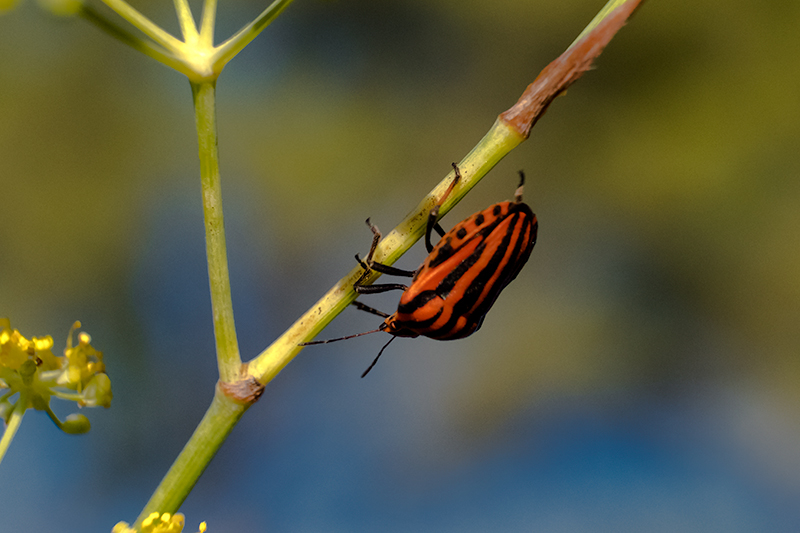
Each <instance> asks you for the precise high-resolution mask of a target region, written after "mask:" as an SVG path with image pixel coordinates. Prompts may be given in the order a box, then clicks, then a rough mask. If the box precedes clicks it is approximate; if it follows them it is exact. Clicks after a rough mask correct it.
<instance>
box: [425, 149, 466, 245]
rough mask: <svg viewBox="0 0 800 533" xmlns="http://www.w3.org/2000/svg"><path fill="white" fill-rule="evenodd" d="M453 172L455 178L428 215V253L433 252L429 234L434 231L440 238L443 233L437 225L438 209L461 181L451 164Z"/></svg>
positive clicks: (426, 242)
mask: <svg viewBox="0 0 800 533" xmlns="http://www.w3.org/2000/svg"><path fill="white" fill-rule="evenodd" d="M453 170H455V172H456V176H455V177H454V178H453V181H451V182H450V186H449V187H447V190H446V191H444V194H443V195H442V197H441V198H440V199H439V201H438V202H437V203H436V205H435V206H433V209H431V212H430V213H428V225H427V227H426V228H425V249H427V250H428V253H431V252H432V251H433V244H431V232H432V231H433V230H436V233H438V234H439V236H440V237H444V234H445V231H444V230H443V229H442V227H441V226H440V225H439V222H438V219H439V209H440V208H441V207H442V204H443V203H444V202H445V200H447V197H448V196H450V193H451V192H453V188H454V187H455V186H456V183H457V182H458V180H460V179H461V172H460V171H459V170H458V165H456V164H455V163H453Z"/></svg>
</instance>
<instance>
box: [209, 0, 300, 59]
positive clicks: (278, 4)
mask: <svg viewBox="0 0 800 533" xmlns="http://www.w3.org/2000/svg"><path fill="white" fill-rule="evenodd" d="M292 1H293V0H275V1H274V2H272V4H270V5H269V6H267V8H266V9H265V10H264V11H262V12H261V14H259V15H258V16H257V17H256V18H255V20H253V22H251V23H250V24H247V25H246V26H245V27H243V28H242V29H240V30H239V31H238V32H236V34H235V35H233V36H231V37H230V38H229V39H228V40H226V41H225V42H224V43H222V44H220V45H219V46H218V47H217V48H216V51H215V57H216V59H215V61H214V69H215V71H216V72H220V71H221V70H222V67H224V66H225V64H227V63H228V61H230V60H231V59H233V57H234V56H235V55H236V54H238V53H239V52H241V51H242V49H243V48H244V47H245V46H247V45H248V43H250V41H252V40H253V39H255V38H256V36H258V34H259V33H261V31H262V30H263V29H264V28H266V27H267V26H268V25H269V24H270V23H271V22H272V21H273V20H275V17H277V16H278V15H280V14H281V13H282V12H283V10H284V9H286V8H287V7H289V4H291V3H292Z"/></svg>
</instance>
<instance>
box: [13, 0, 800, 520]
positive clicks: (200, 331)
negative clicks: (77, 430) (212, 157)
mask: <svg viewBox="0 0 800 533" xmlns="http://www.w3.org/2000/svg"><path fill="white" fill-rule="evenodd" d="M134 5H135V6H136V7H137V8H139V9H141V10H142V11H143V12H145V13H146V14H147V15H148V16H150V17H151V18H153V19H154V20H156V21H157V22H159V23H161V24H163V25H164V26H165V27H166V28H167V29H169V30H171V31H173V32H175V33H177V25H176V23H175V21H174V14H173V13H172V8H171V5H170V3H169V2H155V1H141V2H135V3H134ZM192 5H193V6H196V5H199V4H198V3H197V2H193V4H192ZM264 5H265V3H262V2H256V1H253V0H250V1H240V2H237V3H236V5H235V6H228V5H226V4H224V3H223V4H222V6H221V8H220V14H219V16H218V21H219V22H218V30H217V39H218V40H221V39H222V38H224V37H226V36H227V35H229V34H230V33H231V32H233V31H235V30H236V29H238V28H239V27H240V26H241V25H243V24H244V23H246V22H247V21H248V20H249V19H250V18H252V17H253V16H255V15H256V14H257V13H258V12H259V11H260V10H261V9H263V6H264ZM602 5H603V1H602V0H562V1H555V0H541V1H538V2H526V1H522V0H513V1H512V0H498V1H495V2H479V1H476V0H460V1H455V0H431V1H425V2H423V1H420V0H406V1H393V0H383V1H381V2H373V1H369V0H356V1H345V0H338V1H322V0H299V1H297V2H295V3H294V4H293V5H292V6H291V7H290V8H289V9H288V10H287V11H286V12H285V13H284V14H283V15H282V16H281V17H279V19H278V20H277V21H276V22H275V23H274V24H273V25H272V26H271V27H269V28H268V29H267V30H266V31H265V32H264V33H263V34H262V35H261V36H260V37H259V38H258V39H257V40H256V41H254V42H253V43H252V45H251V46H249V47H248V48H247V49H246V50H245V51H244V52H243V53H242V54H241V55H240V56H239V57H238V58H237V59H235V60H234V61H233V62H232V63H231V64H230V65H229V66H228V67H227V68H226V70H225V72H224V73H223V75H222V77H221V79H220V81H219V83H218V97H219V103H218V113H219V134H220V152H221V161H222V173H223V195H224V198H225V210H226V223H227V229H228V239H229V242H228V246H229V259H230V261H231V270H232V275H233V281H232V283H233V291H234V294H233V296H234V305H235V311H236V318H237V325H238V328H239V341H240V344H241V349H242V353H243V356H244V358H245V359H249V358H251V357H253V356H254V355H256V354H257V353H258V352H259V351H260V350H261V349H263V348H264V347H266V346H267V345H268V344H269V343H270V342H271V341H272V340H273V339H274V338H275V337H276V336H277V335H279V334H280V333H281V332H282V331H283V330H284V329H285V328H286V327H288V326H289V325H290V324H291V323H292V322H293V321H294V320H295V318H296V317H298V316H299V315H300V314H301V313H302V312H303V311H305V310H306V309H307V308H308V307H309V306H310V305H311V304H313V302H314V301H316V298H318V297H319V296H320V295H321V294H322V293H323V292H324V291H325V290H327V289H328V288H329V287H330V286H331V285H332V284H333V283H334V282H335V281H336V280H338V279H339V277H340V276H341V275H343V274H344V273H345V272H347V271H348V270H349V269H350V268H352V266H353V264H354V262H353V254H354V253H355V252H361V253H362V254H363V253H365V252H366V249H367V248H368V245H369V239H370V235H369V232H368V230H367V228H366V227H365V226H364V222H363V221H364V219H365V218H366V217H367V216H371V217H372V220H373V221H374V222H375V223H377V224H378V225H379V226H380V227H381V228H384V229H389V228H391V227H393V226H394V224H396V223H397V222H398V221H399V220H400V219H401V218H402V217H403V216H404V215H405V214H406V213H407V212H408V211H409V210H410V209H411V208H412V207H414V206H415V205H416V203H417V202H418V200H419V199H420V198H421V197H422V196H423V195H424V194H426V193H427V192H428V191H429V190H430V189H431V188H432V187H433V185H435V184H436V183H437V182H438V180H440V179H441V178H442V177H443V176H444V175H445V174H446V173H447V172H448V170H449V165H450V162H451V161H457V160H459V159H461V158H462V157H463V155H464V154H466V153H467V152H468V151H469V149H470V148H471V147H472V146H474V144H475V143H476V142H477V141H478V140H479V139H480V138H481V137H482V136H483V134H484V133H485V132H486V131H487V129H488V128H489V127H490V126H491V124H492V122H493V121H494V119H495V117H496V116H497V114H499V113H500V112H502V111H503V110H505V109H507V108H508V107H509V106H511V105H512V104H513V103H514V102H515V101H516V99H517V97H518V96H519V95H520V94H521V92H522V91H523V90H524V88H525V86H526V85H527V84H528V83H530V82H531V81H532V80H533V78H534V77H535V76H536V74H537V73H538V72H539V70H541V68H543V67H544V66H545V65H546V64H547V63H548V62H550V61H551V60H552V59H554V58H555V57H556V56H557V55H558V54H560V53H561V52H562V51H563V50H564V49H565V48H566V47H567V46H568V45H569V44H570V43H571V42H572V40H573V39H574V38H575V36H577V34H578V33H579V32H580V31H581V30H582V28H583V27H584V26H585V25H586V24H587V23H588V22H589V21H590V20H591V18H592V17H593V16H594V14H595V13H596V12H597V11H598V10H599V9H600V8H601V7H602ZM798 22H800V3H798V2H796V1H790V0H773V1H769V2H748V1H744V0H727V1H724V2H723V1H721V0H716V1H713V0H712V1H707V2H691V1H688V0H671V1H658V0H650V1H649V2H646V3H645V5H644V6H643V7H642V9H641V10H640V11H639V12H638V13H637V14H636V15H635V16H634V18H633V19H632V21H631V22H630V23H629V25H628V26H626V27H625V28H623V30H622V31H621V32H620V33H619V34H618V35H617V37H616V38H615V39H614V40H613V41H612V42H611V44H610V45H609V47H608V48H607V49H606V51H605V52H604V54H603V55H602V56H601V57H600V58H599V60H598V61H597V62H596V67H597V68H596V69H595V70H593V71H591V72H589V73H588V74H586V75H585V76H584V77H583V78H582V79H581V80H580V81H579V82H578V83H577V84H576V85H574V86H573V87H572V88H570V90H569V92H568V94H567V95H566V96H564V97H562V98H559V99H557V100H556V102H555V103H554V104H553V106H552V107H551V108H550V110H549V111H548V113H547V115H546V116H545V117H544V118H543V119H542V120H541V121H540V122H539V123H538V124H537V125H536V127H535V128H534V130H533V133H532V135H531V138H530V140H529V141H527V142H526V143H524V144H523V145H521V146H520V147H519V148H517V149H516V150H515V151H514V152H513V153H512V154H511V155H509V156H508V157H507V158H506V159H505V160H504V161H502V162H501V163H500V164H499V165H498V166H497V167H496V169H495V170H494V171H492V173H491V174H490V175H489V176H487V178H486V179H485V180H484V181H483V182H482V183H481V184H480V185H479V186H478V187H477V188H476V189H475V190H474V191H473V193H472V194H470V195H469V196H468V197H467V198H466V199H465V200H464V201H463V202H462V203H461V204H459V206H457V207H456V209H455V210H454V211H453V212H452V213H451V214H450V215H448V216H447V217H446V218H445V219H444V221H443V226H444V227H445V228H449V227H451V226H452V225H454V224H455V223H456V222H458V221H459V220H460V219H462V218H464V217H466V216H468V215H469V214H471V213H473V212H475V211H477V210H479V209H482V208H484V207H486V206H487V205H489V204H491V203H494V202H497V201H500V200H504V199H509V198H510V197H511V196H512V194H513V189H514V186H515V185H516V171H517V170H518V169H524V170H525V171H526V173H527V175H528V185H527V187H526V201H527V202H528V203H529V204H530V205H531V206H532V207H533V209H534V211H535V212H536V213H537V216H538V218H539V241H538V244H537V246H536V248H535V249H534V252H533V255H532V257H531V260H530V262H529V264H528V266H527V267H526V268H525V269H524V270H523V272H522V273H521V274H520V276H519V278H518V279H517V280H516V281H515V282H514V283H513V284H512V285H511V286H509V288H507V289H506V291H505V292H504V293H503V296H502V297H501V298H500V299H499V300H498V302H497V304H496V305H495V307H494V309H493V310H492V312H491V313H490V314H489V315H488V317H487V319H486V321H485V323H484V325H483V328H482V329H481V331H480V332H478V333H477V334H475V335H474V336H472V337H470V338H468V339H465V340H462V341H454V342H435V341H430V340H427V339H417V340H400V341H398V342H395V343H394V344H393V345H392V346H391V347H390V348H388V349H387V352H386V354H385V355H384V357H383V358H382V360H381V362H380V364H379V365H378V366H377V367H376V368H375V369H374V370H373V372H372V373H371V374H370V375H369V377H368V378H367V379H364V380H360V379H358V376H359V374H360V373H361V372H362V371H363V370H364V368H366V366H367V365H368V364H369V362H370V361H371V359H372V358H373V357H374V355H375V354H376V353H377V351H378V349H379V348H380V346H381V345H382V344H383V342H385V340H386V338H385V336H382V335H381V336H379V335H374V336H368V337H365V338H360V339H355V340H352V341H349V342H346V343H340V344H336V345H330V346H323V347H313V348H308V349H306V350H304V351H303V352H302V353H301V354H300V356H299V357H298V358H297V359H296V360H295V361H293V362H292V363H291V364H290V365H289V366H288V367H287V368H286V369H285V370H284V371H283V372H282V373H281V374H280V375H279V376H278V378H277V379H276V380H275V381H274V382H273V383H271V384H270V385H269V386H268V387H267V389H266V392H265V394H264V396H263V397H262V398H261V400H260V402H259V403H258V404H257V405H256V406H254V408H252V409H251V410H250V411H249V412H248V413H247V415H245V417H244V418H243V420H242V422H241V423H240V425H239V427H237V429H236V430H235V431H234V433H233V435H232V436H231V438H230V440H229V441H228V442H227V443H226V445H225V446H224V447H223V448H222V450H221V451H220V453H219V454H218V456H217V458H216V459H215V461H214V462H213V463H212V465H211V467H210V468H209V469H208V471H207V472H206V474H205V475H204V476H203V478H201V480H200V482H199V484H198V486H197V487H196V489H195V491H194V492H193V493H192V494H191V495H190V497H189V499H188V500H187V502H186V504H185V506H184V512H186V513H187V516H188V523H189V524H192V525H194V524H196V523H197V522H199V521H200V520H207V521H208V522H209V524H210V526H211V531H214V532H223V531H232V532H233V531H266V530H272V531H410V530H418V531H425V530H429V531H487V530H502V531H534V530H535V531H622V530H628V531H726V532H730V531H743V532H744V531H748V532H749V531H797V530H800V511H799V510H798V508H797V504H796V502H797V501H798V497H800V448H798V444H797V443H798V442H800V387H799V386H798V383H800V357H798V355H800V354H799V352H800V246H799V245H798V233H799V230H800V180H799V179H798V178H799V177H800V155H798V148H797V145H798V140H800V59H798V57H800V53H799V52H800V32H798V30H797V28H798ZM0 65H2V69H0V164H1V167H0V191H2V206H1V207H0V243H2V253H0V315H2V316H8V317H10V318H11V323H12V326H13V327H16V328H19V329H20V330H21V331H22V333H23V334H24V335H26V336H33V335H45V334H52V335H53V336H54V338H55V339H56V346H57V347H58V346H59V345H61V344H62V343H63V342H64V339H65V335H66V332H67V330H68V329H69V326H70V324H71V323H72V321H74V320H77V319H79V320H81V321H82V322H83V325H84V329H85V330H86V331H88V332H90V333H91V334H92V336H93V344H94V345H95V346H96V347H97V348H98V349H101V350H103V351H104V352H105V357H106V363H107V366H108V370H109V374H110V376H111V379H112V383H113V387H114V392H115V398H114V403H113V405H112V408H111V409H110V410H107V411H105V410H103V411H98V410H90V411H84V412H85V414H87V415H88V416H89V417H90V418H91V420H92V422H93V429H92V431H91V432H90V433H89V434H88V435H85V436H81V437H74V436H67V435H63V434H61V433H60V432H59V431H58V430H57V429H56V428H55V427H54V426H53V425H52V424H51V423H50V422H49V421H48V420H46V418H45V417H44V416H43V415H40V414H36V413H30V414H29V416H28V417H26V418H25V420H24V423H23V425H22V428H21V430H20V432H19V434H18V435H17V437H16V439H15V441H14V443H13V445H12V447H11V449H10V451H9V453H8V455H7V456H6V458H5V460H4V461H3V463H2V465H0V475H1V476H2V480H3V482H2V484H1V485H2V486H0V501H2V502H3V503H1V504H0V514H1V515H2V522H3V523H4V524H5V525H3V526H0V529H3V530H4V531H47V530H56V529H58V530H59V531H66V532H72V531H75V532H83V531H108V530H109V529H110V527H111V526H112V525H113V523H114V522H116V521H117V520H128V521H132V520H133V519H134V518H135V517H136V515H137V514H138V512H139V510H140V509H141V508H142V506H143V505H144V503H145V501H146V500H147V498H148V497H149V495H150V493H151V491H152V490H153V489H154V488H155V486H156V484H157V483H158V481H159V480H160V478H161V476H162V475H163V474H164V472H165V471H166V469H167V468H168V466H169V464H170V463H171V462H172V460H173V459H174V458H175V456H176V455H177V453H178V451H179V450H180V448H181V446H182V444H183V443H184V442H185V441H186V439H187V438H188V436H189V435H190V434H191V431H192V429H193V427H194V426H195V424H196V423H197V422H198V421H199V419H200V417H201V416H202V414H203V412H204V410H205V408H206V406H207V405H208V403H209V401H210V399H211V395H212V392H213V387H214V383H215V380H216V365H215V361H214V357H213V333H212V329H211V327H212V324H211V314H210V302H209V297H208V285H207V276H206V272H205V264H204V238H203V228H202V210H201V207H200V202H201V199H200V189H199V183H198V167H199V165H198V160H197V148H196V139H195V132H194V118H193V112H192V107H191V92H190V88H189V84H188V83H187V82H186V80H184V79H182V78H181V77H180V76H179V75H177V74H175V73H173V72H172V71H170V70H168V69H167V68H165V67H162V66H160V65H158V64H156V63H155V62H153V61H150V60H148V59H146V58H144V57H141V56H140V55H139V54H137V53H135V52H133V51H131V50H129V49H127V48H126V47H124V46H123V45H121V44H119V43H117V42H115V41H112V40H111V39H109V38H108V37H106V36H105V35H104V34H102V33H100V32H99V31H97V30H96V29H95V28H93V27H90V26H89V25H87V24H85V23H83V22H81V21H76V20H69V19H55V18H52V17H49V16H47V15H46V14H44V13H42V12H40V11H39V10H38V9H37V7H36V5H35V3H34V2H32V1H29V2H26V3H23V5H22V6H20V7H19V8H18V9H17V10H15V11H12V12H10V13H7V14H5V15H4V16H2V17H0ZM424 255H425V253H424V248H423V247H422V246H421V245H417V246H416V247H415V248H414V249H412V251H411V252H409V253H408V254H407V255H406V256H405V257H403V258H402V259H401V260H400V262H399V263H398V266H400V267H405V268H409V269H413V268H415V267H416V266H417V265H418V264H419V263H420V262H421V261H422V259H423V257H424ZM397 298H398V295H397V294H393V295H392V294H390V295H382V296H376V297H371V298H362V300H365V301H366V300H368V301H369V304H370V305H374V306H375V307H378V308H381V309H383V310H385V311H390V312H391V311H392V309H393V307H394V306H395V305H396V302H397ZM378 323H379V322H378V321H377V320H376V318H375V317H371V316H369V315H366V314H363V313H359V312H358V311H355V310H347V311H346V312H345V313H343V314H342V315H341V316H340V317H339V318H337V320H336V321H335V322H334V323H333V324H332V325H331V327H330V328H328V330H326V332H325V333H324V335H323V336H324V337H329V336H337V335H340V334H347V333H354V332H358V331H365V330H368V329H372V328H374V327H376V326H377V324H378ZM54 407H55V408H56V409H57V410H58V409H59V408H61V409H63V411H60V412H63V413H64V414H66V413H68V412H70V410H71V409H72V406H64V405H55V406H54ZM6 528H8V529H6Z"/></svg>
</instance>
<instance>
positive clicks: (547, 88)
mask: <svg viewBox="0 0 800 533" xmlns="http://www.w3.org/2000/svg"><path fill="white" fill-rule="evenodd" d="M642 2H644V0H630V1H629V2H626V3H625V4H623V5H621V6H620V7H618V8H617V9H615V10H614V11H613V12H612V13H610V14H609V15H608V16H607V17H605V18H604V19H603V21H602V22H600V24H598V25H597V26H596V27H595V28H594V29H592V30H591V31H590V32H589V33H588V34H587V35H586V36H584V37H583V38H582V39H581V40H580V41H578V42H577V43H575V44H574V45H573V46H570V47H569V48H568V49H567V50H566V51H565V52H564V53H563V54H561V55H560V56H558V58H557V59H556V60H555V61H553V62H552V63H550V64H549V65H547V66H546V67H545V68H544V70H542V72H541V73H539V75H538V76H537V77H536V79H535V80H533V83H531V84H530V85H528V88H527V89H525V92H524V93H522V96H521V97H520V99H519V100H518V101H517V103H516V104H514V106H512V107H511V108H510V109H508V110H507V111H504V112H503V113H501V114H500V120H501V121H503V122H504V123H505V124H507V125H508V126H509V127H511V128H512V129H514V130H516V131H518V132H519V133H520V135H522V136H523V138H526V139H527V138H528V136H529V135H530V132H531V128H532V127H533V125H534V124H536V121H537V120H539V118H540V117H541V116H542V115H544V112H545V111H547V107H548V106H549V105H550V103H551V102H552V101H553V100H555V98H556V96H558V95H560V94H561V93H563V92H564V91H566V90H567V87H569V86H570V85H572V84H573V83H575V81H576V80H577V79H578V78H580V77H581V76H582V75H583V73H584V72H586V71H587V70H589V69H590V68H591V66H592V62H593V61H594V60H595V58H596V57H597V56H599V55H600V54H601V53H602V52H603V49H604V48H605V47H606V45H607V44H608V43H609V41H611V38H612V37H614V35H615V34H616V33H617V32H618V31H619V29H620V28H622V26H624V25H625V22H626V21H627V20H628V18H630V16H631V15H632V14H633V12H634V11H635V10H636V8H638V7H639V6H640V5H641V4H642Z"/></svg>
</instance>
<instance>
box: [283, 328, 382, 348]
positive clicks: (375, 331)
mask: <svg viewBox="0 0 800 533" xmlns="http://www.w3.org/2000/svg"><path fill="white" fill-rule="evenodd" d="M379 331H383V328H378V329H373V330H372V331H365V332H363V333H356V334H355V335H347V336H345V337H336V338H335V339H327V340H324V341H309V342H301V343H299V344H298V346H314V345H315V344H328V343H329V342H336V341H344V340H347V339H355V338H356V337H361V336H362V335H369V334H370V333H378V332H379Z"/></svg>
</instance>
